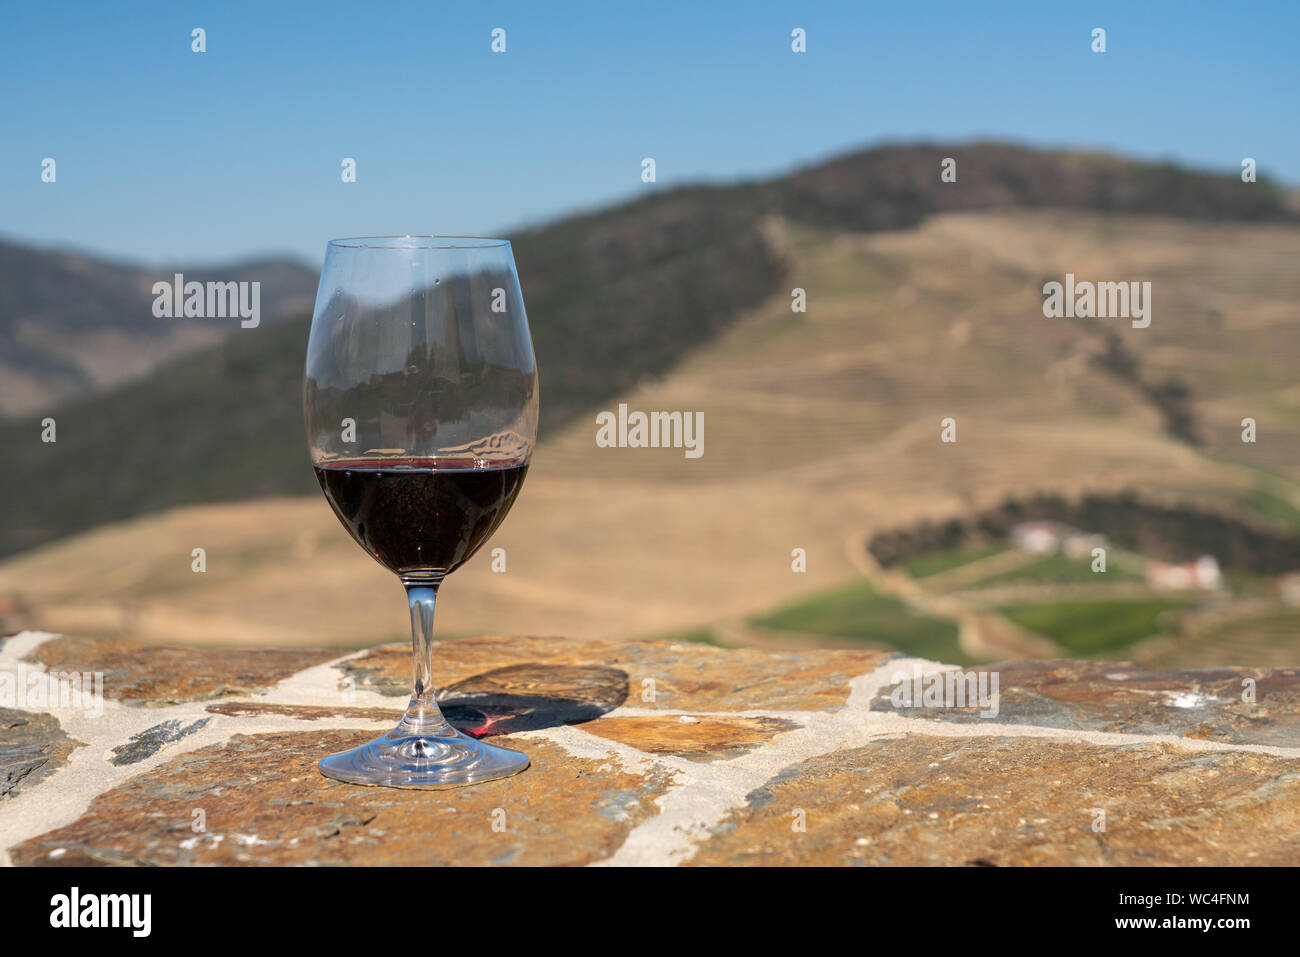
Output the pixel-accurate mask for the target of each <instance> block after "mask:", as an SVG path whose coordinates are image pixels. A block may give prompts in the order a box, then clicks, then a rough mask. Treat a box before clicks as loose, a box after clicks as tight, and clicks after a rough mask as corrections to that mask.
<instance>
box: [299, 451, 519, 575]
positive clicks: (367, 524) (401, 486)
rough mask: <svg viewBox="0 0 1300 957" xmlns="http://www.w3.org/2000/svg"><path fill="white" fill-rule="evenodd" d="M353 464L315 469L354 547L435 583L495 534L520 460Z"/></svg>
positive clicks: (508, 502) (368, 461)
mask: <svg viewBox="0 0 1300 957" xmlns="http://www.w3.org/2000/svg"><path fill="white" fill-rule="evenodd" d="M474 465H475V462H474V460H473V459H464V460H462V459H354V460H350V461H342V462H330V463H329V464H327V465H325V466H324V467H318V468H317V469H316V478H317V480H319V482H320V487H321V490H322V491H324V493H325V498H327V499H328V500H329V503H330V507H331V508H332V509H334V514H335V515H337V516H338V517H339V521H341V522H342V523H343V526H344V527H345V528H346V529H347V530H348V531H349V532H351V533H352V537H353V538H355V539H356V540H357V542H358V543H359V544H360V545H361V547H362V548H364V549H365V550H366V551H368V552H369V553H370V554H371V555H373V556H374V557H375V558H376V559H378V561H379V563H380V564H381V565H384V566H386V567H387V568H389V569H390V570H392V571H394V572H397V573H398V574H399V575H407V574H411V575H414V576H418V577H421V578H429V577H432V578H434V579H438V578H441V577H442V575H445V574H447V573H448V572H450V571H452V570H453V569H455V568H458V567H459V566H461V565H462V564H464V563H465V562H466V561H467V560H468V559H469V557H470V556H471V555H473V554H474V553H475V552H476V551H478V548H479V546H480V545H482V544H483V543H484V542H486V541H487V540H488V537H489V536H490V535H491V534H492V533H493V532H494V531H496V527H497V526H498V525H500V524H501V521H502V519H504V518H505V517H506V513H507V512H508V511H510V506H511V505H513V504H514V501H515V496H517V495H518V494H519V489H520V487H522V485H523V484H524V475H525V474H526V473H527V472H528V464H527V463H526V462H504V463H495V462H494V463H489V465H488V466H487V467H486V468H475V467H474Z"/></svg>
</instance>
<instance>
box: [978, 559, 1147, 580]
mask: <svg viewBox="0 0 1300 957" xmlns="http://www.w3.org/2000/svg"><path fill="white" fill-rule="evenodd" d="M1142 577H1143V576H1142V574H1141V572H1140V571H1136V570H1134V569H1133V568H1130V567H1129V566H1128V565H1127V564H1126V563H1122V562H1120V561H1117V560H1116V556H1114V555H1113V554H1112V555H1111V556H1109V557H1108V558H1107V561H1106V571H1105V572H1094V571H1093V570H1092V560H1091V559H1089V558H1070V557H1069V556H1068V555H1047V556H1044V557H1043V558H1040V559H1038V560H1037V561H1033V562H1030V563H1029V564H1027V565H1021V566H1020V567H1019V568H1012V569H1008V570H1007V571H1005V572H998V573H995V574H993V575H990V576H988V577H987V578H981V579H979V580H978V581H977V582H974V583H973V584H972V585H971V587H976V588H986V587H990V586H994V585H1104V584H1106V583H1107V582H1131V581H1141V580H1142Z"/></svg>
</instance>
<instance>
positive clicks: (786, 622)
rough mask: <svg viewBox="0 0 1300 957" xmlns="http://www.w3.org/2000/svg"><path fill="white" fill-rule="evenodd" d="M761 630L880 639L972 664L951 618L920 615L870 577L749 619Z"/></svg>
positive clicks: (922, 655) (923, 654)
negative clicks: (885, 592)
mask: <svg viewBox="0 0 1300 957" xmlns="http://www.w3.org/2000/svg"><path fill="white" fill-rule="evenodd" d="M749 623H750V624H751V625H753V626H754V627H756V628H767V629H772V630H776V631H797V632H802V633H804V634H809V635H831V636H834V637H836V638H858V639H863V640H867V641H874V642H880V643H882V644H885V645H889V646H890V647H892V648H896V649H897V650H899V651H901V652H904V653H905V654H909V655H916V656H917V657H920V658H929V659H932V660H935V661H944V662H949V663H951V664H962V665H964V664H971V663H972V661H971V659H970V658H969V657H968V656H967V655H966V654H965V653H964V652H963V651H962V650H961V646H960V645H959V644H958V643H957V626H956V625H955V624H954V623H953V622H951V621H948V620H947V619H943V618H929V617H926V616H923V615H917V614H915V613H914V612H912V611H911V610H910V609H909V608H908V607H907V606H906V605H904V604H903V603H902V602H900V601H898V600H897V599H895V598H890V597H888V596H885V595H880V594H878V593H877V592H876V591H875V589H873V588H872V587H871V585H870V584H869V583H867V582H865V581H857V582H850V583H849V584H847V585H841V586H839V587H838V588H833V589H830V590H829V591H824V592H820V593H819V594H816V595H812V596H810V597H808V598H803V599H801V600H799V601H797V602H794V603H792V604H789V605H786V606H785V607H784V608H780V609H777V610H776V611H774V612H771V613H770V614H768V615H765V616H763V617H761V618H754V619H751V620H750V622H749Z"/></svg>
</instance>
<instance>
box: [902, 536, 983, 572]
mask: <svg viewBox="0 0 1300 957" xmlns="http://www.w3.org/2000/svg"><path fill="white" fill-rule="evenodd" d="M1006 550H1007V546H1006V545H1005V544H1003V543H1000V542H995V543H993V544H991V545H967V546H965V547H964V548H950V549H948V550H947V551H942V552H929V553H927V554H925V555H917V556H916V557H915V558H909V559H907V561H905V562H903V568H904V570H905V571H906V572H907V573H908V574H909V575H911V576H912V577H913V578H925V577H927V576H929V575H938V574H939V573H940V572H946V571H951V570H952V569H954V568H960V567H961V566H962V565H969V564H970V563H971V562H977V561H979V560H980V559H982V558H992V557H993V556H994V555H1000V554H1001V553H1002V552H1004V551H1006Z"/></svg>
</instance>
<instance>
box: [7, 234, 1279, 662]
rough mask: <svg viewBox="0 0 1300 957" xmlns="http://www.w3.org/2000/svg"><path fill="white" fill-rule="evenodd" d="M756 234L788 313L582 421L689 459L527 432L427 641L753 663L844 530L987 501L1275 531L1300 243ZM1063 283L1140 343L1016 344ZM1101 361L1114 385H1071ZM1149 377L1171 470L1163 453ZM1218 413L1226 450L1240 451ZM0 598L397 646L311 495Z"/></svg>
mask: <svg viewBox="0 0 1300 957" xmlns="http://www.w3.org/2000/svg"><path fill="white" fill-rule="evenodd" d="M762 229H763V230H764V233H765V235H766V237H767V241H768V243H769V244H770V246H771V248H772V249H774V250H777V251H778V252H779V254H780V256H781V257H782V258H783V259H784V260H785V262H786V264H787V273H786V276H787V278H786V281H785V283H783V285H785V286H788V287H795V286H798V287H802V288H803V289H805V290H806V292H807V303H808V309H807V312H806V313H803V314H797V313H793V312H792V311H791V308H790V295H789V291H788V289H782V290H781V291H779V292H778V293H777V294H776V295H774V296H773V297H772V298H771V299H769V300H768V301H767V302H766V303H765V304H763V305H762V306H761V307H759V308H756V309H754V310H751V311H749V312H747V313H746V314H745V315H743V316H742V317H741V319H740V320H739V321H737V322H736V323H734V324H733V325H732V326H731V327H730V328H728V329H727V330H726V331H724V332H723V333H721V334H720V335H719V336H718V337H716V338H714V339H712V340H711V341H709V342H707V343H705V344H704V345H702V346H700V347H698V348H696V349H695V350H694V351H692V352H691V353H690V354H688V355H687V356H686V358H685V359H684V360H683V361H681V362H679V363H678V364H677V365H676V366H675V367H673V368H672V369H671V370H670V371H669V372H668V373H667V374H665V375H664V376H663V378H662V379H659V380H656V381H648V380H647V381H643V382H642V384H641V385H640V386H639V387H637V388H636V389H634V390H632V391H630V392H625V393H624V394H623V395H622V396H621V397H620V398H619V399H618V400H611V402H610V403H609V404H608V406H607V407H608V408H611V409H613V408H614V407H615V405H616V401H624V402H626V403H628V405H629V406H630V407H631V408H633V409H642V410H683V411H700V412H703V414H704V423H705V429H704V448H705V452H704V455H703V457H701V458H699V459H687V458H686V457H685V456H684V455H683V454H682V451H681V450H680V449H617V448H615V449H604V448H598V447H597V446H596V444H595V441H594V435H595V430H596V426H595V422H594V418H589V417H585V416H584V417H582V418H580V419H578V420H577V421H575V422H574V423H573V424H571V425H570V426H569V427H568V428H567V429H566V430H565V431H563V432H562V433H560V434H558V435H555V436H553V437H552V438H551V440H550V441H548V442H547V443H545V444H544V445H543V446H542V447H541V448H540V449H539V450H538V452H537V454H536V457H535V460H534V467H533V469H532V471H531V473H530V475H529V477H528V482H527V485H526V486H525V489H524V492H523V494H522V495H521V497H520V499H519V502H518V504H517V505H516V507H515V510H514V512H513V513H512V514H511V515H510V517H509V518H508V519H507V521H506V523H505V525H504V526H503V527H502V529H501V530H500V531H499V532H498V534H497V536H496V538H495V539H494V540H493V541H492V542H491V543H490V544H489V546H488V548H489V550H490V549H491V548H493V547H498V546H499V547H502V548H504V549H505V550H506V561H507V567H506V571H505V572H504V573H495V572H493V571H492V570H491V567H490V565H491V560H490V556H489V554H488V553H487V552H486V551H485V552H484V553H481V554H480V555H479V556H478V557H477V558H475V559H474V560H473V561H472V562H471V563H470V564H469V565H468V566H467V567H466V568H464V569H463V570H461V571H459V572H457V573H456V574H455V575H454V576H453V577H452V578H451V579H450V580H449V582H448V584H447V585H446V587H445V588H444V590H443V596H442V603H441V606H440V608H439V627H440V629H441V630H442V631H443V633H444V634H446V635H454V634H469V633H484V632H495V633H529V634H542V633H554V634H564V635H569V636H572V637H574V638H581V637H596V636H600V637H614V636H632V635H667V634H675V633H691V632H695V631H697V630H699V629H702V628H707V629H711V632H712V634H713V636H714V637H716V638H720V639H721V640H734V641H754V642H763V641H773V642H779V641H781V640H783V639H782V638H781V637H780V636H779V635H776V636H773V635H772V634H766V633H760V632H759V631H758V630H756V629H754V628H753V627H752V626H751V624H748V623H747V622H749V621H750V620H751V619H752V618H753V616H756V615H760V614H762V613H764V612H766V611H768V610H770V609H772V608H774V607H777V606H779V605H781V604H782V603H784V602H788V601H791V600H793V599H796V598H797V597H799V596H801V595H806V594H809V593H812V592H816V591H817V590H819V589H825V588H827V587H829V586H834V585H837V584H839V583H843V582H851V581H853V580H855V579H858V578H860V577H861V576H862V575H863V574H867V575H871V574H873V573H874V571H873V569H872V568H871V567H870V561H869V559H864V549H863V548H862V543H863V541H864V539H865V538H866V537H867V536H869V535H870V534H871V533H873V532H875V531H879V530H882V529H888V528H892V527H896V526H899V525H902V524H906V523H908V522H912V521H916V520H919V519H922V518H940V517H944V516H949V515H962V514H967V513H969V512H971V511H972V510H975V509H979V508H984V507H988V506H991V505H993V504H996V503H997V502H999V501H1001V500H1002V499H1004V498H1005V497H1006V496H1008V495H1010V494H1017V495H1018V494H1029V493H1033V492H1035V491H1042V490H1050V491H1059V492H1064V493H1067V494H1073V493H1078V492H1081V491H1085V490H1120V489H1136V490H1139V491H1142V492H1144V493H1148V494H1150V495H1151V496H1154V497H1160V498H1162V499H1171V500H1179V501H1187V502H1193V503H1197V504H1199V505H1202V506H1204V507H1206V508H1216V509H1229V510H1233V509H1235V510H1241V509H1243V508H1245V505H1244V504H1243V503H1246V502H1248V501H1249V500H1250V497H1251V495H1252V494H1253V493H1254V492H1255V490H1256V489H1257V487H1258V483H1259V482H1260V481H1261V478H1260V477H1261V476H1268V477H1269V481H1271V482H1274V483H1275V484H1274V486H1271V487H1272V488H1274V494H1275V495H1276V496H1281V498H1282V499H1284V500H1285V502H1286V503H1289V505H1290V507H1293V508H1300V498H1297V497H1296V494H1295V491H1294V489H1295V486H1294V484H1293V483H1292V480H1293V479H1295V478H1300V386H1297V385H1296V382H1295V375H1294V366H1293V364H1291V363H1290V357H1291V356H1294V355H1295V354H1296V353H1297V352H1300V324H1297V323H1296V322H1295V321H1294V319H1295V307H1294V303H1295V302H1297V301H1300V273H1297V272H1296V271H1295V270H1294V268H1293V264H1294V263H1295V262H1296V260H1297V257H1298V256H1300V228H1298V227H1296V226H1292V225H1284V224H1235V223H1224V222H1188V221H1186V220H1173V219H1166V218H1161V217H1150V216H1138V215H1118V214H1103V213H1092V212H1079V211H1060V210H1017V211H999V212H993V211H984V212H981V211H972V212H954V213H942V214H939V215H936V216H934V217H932V218H930V219H928V220H926V221H925V222H924V223H922V224H921V225H920V226H919V227H916V228H913V229H907V230H900V231H888V232H875V233H864V234H854V233H831V232H824V231H819V230H816V229H814V228H813V227H811V226H808V225H797V224H793V223H791V222H790V221H788V220H785V219H782V218H779V217H777V216H772V217H770V218H769V219H768V220H766V221H765V222H764V223H763V224H762ZM1066 272H1072V273H1074V274H1075V275H1076V276H1077V277H1079V278H1080V279H1097V280H1102V279H1110V280H1121V279H1140V280H1150V281H1151V283H1152V286H1153V293H1152V296H1153V321H1152V323H1151V325H1150V327H1149V328H1146V329H1133V328H1130V326H1129V324H1128V323H1127V322H1124V321H1119V320H1099V319H1075V320H1067V319H1046V318H1044V317H1043V315H1042V294H1041V291H1040V290H1041V287H1042V284H1043V282H1045V281H1046V280H1048V279H1052V278H1055V279H1057V280H1060V279H1061V278H1062V277H1063V276H1064V274H1065V273H1066ZM1109 335H1113V336H1114V337H1115V340H1116V341H1113V342H1108V339H1107V337H1108V336H1109ZM1108 350H1109V353H1110V354H1111V355H1112V356H1113V355H1114V354H1115V352H1116V350H1119V354H1121V355H1122V356H1123V357H1124V360H1125V361H1124V362H1123V363H1121V364H1119V365H1116V364H1115V363H1109V364H1108V363H1107V362H1106V361H1103V360H1101V359H1099V357H1103V356H1105V355H1106V354H1107V353H1108ZM1117 370H1118V371H1117ZM545 372H546V370H545V369H544V368H543V369H542V374H543V402H544V401H545V382H546V380H545ZM1171 379H1176V380H1178V381H1179V382H1181V383H1182V385H1183V386H1184V387H1185V395H1184V397H1183V399H1182V400H1181V402H1182V405H1181V408H1182V411H1183V413H1185V419H1186V421H1189V422H1191V423H1192V426H1193V428H1194V431H1195V434H1196V437H1197V438H1198V440H1199V444H1194V443H1192V442H1189V441H1186V440H1185V439H1184V438H1179V437H1177V435H1176V434H1174V433H1173V432H1171V423H1170V415H1169V408H1168V406H1167V405H1162V402H1161V400H1160V399H1159V396H1161V395H1164V394H1166V393H1164V392H1162V391H1161V389H1162V388H1163V386H1164V385H1165V384H1167V383H1168V381H1169V380H1171ZM1246 416H1251V417H1254V418H1255V419H1256V420H1257V421H1258V428H1259V441H1258V443H1256V444H1254V445H1243V444H1242V443H1241V441H1240V424H1239V423H1240V420H1241V419H1242V418H1243V417H1246ZM945 417H952V418H954V419H955V420H956V422H957V442H956V443H954V444H947V443H943V442H941V441H940V421H941V420H942V419H944V418H945ZM198 547H202V548H204V549H205V550H206V554H207V571H206V572H205V573H203V574H196V573H194V572H192V571H191V570H190V562H191V558H190V555H191V550H192V549H194V548H198ZM795 548H802V549H805V550H806V553H807V572H806V573H804V574H796V573H794V572H792V570H791V551H792V549H795ZM0 597H5V598H7V600H8V601H10V602H11V603H13V604H14V605H15V606H16V607H17V612H16V617H21V618H22V619H23V621H24V622H25V623H26V624H28V625H29V626H35V627H40V628H47V629H50V630H54V631H61V632H68V633H73V634H119V633H129V634H131V635H133V636H136V637H141V638H146V639H151V640H158V641H186V642H205V643H240V644H245V643H246V644H252V645H258V646H271V645H291V644H302V643H311V644H322V643H327V644H337V645H342V646H362V645H367V644H371V643H373V642H375V641H377V640H381V639H386V638H397V637H400V636H402V635H403V634H404V633H405V631H406V628H407V625H406V611H405V607H404V602H403V600H402V595H401V589H400V587H399V586H398V584H397V583H396V581H395V580H393V579H392V578H391V576H390V575H389V574H388V573H387V572H385V571H384V570H383V569H381V568H380V567H379V566H378V565H377V564H375V563H373V562H370V561H368V560H367V558H366V557H365V556H364V555H363V554H362V553H361V550H360V549H359V548H357V546H356V545H355V544H354V543H353V542H352V541H351V540H350V539H349V538H348V536H347V534H346V533H345V532H344V531H343V529H342V528H340V527H339V526H338V524H337V522H336V521H335V519H334V518H333V516H332V515H331V514H330V511H329V509H328V507H327V506H326V504H325V502H324V501H323V500H321V499H320V498H319V497H317V498H308V499H270V500H262V501H255V502H248V503H238V504H230V505H205V506H196V507H189V508H182V509H175V510H172V511H169V512H166V513H164V514H161V515H156V516H151V517H145V518H140V519H136V520H132V521H128V522H124V523H119V524H116V525H112V526H107V527H104V528H100V529H97V530H95V531H93V532H90V533H86V534H82V535H79V536H77V537H75V538H71V539H68V540H64V541H62V542H60V543H57V544H54V545H51V546H46V547H44V548H41V549H39V550H36V551H32V552H28V553H25V554H23V555H20V556H17V557H15V558H12V559H9V560H8V561H6V562H5V563H4V564H2V565H0ZM937 613H943V612H942V609H940V610H939V611H938V612H937ZM990 633H991V632H988V631H986V632H985V639H986V640H995V641H1002V642H1003V644H1002V645H1001V647H1002V648H1003V649H1011V650H1016V649H1017V648H1019V650H1026V649H1027V650H1028V651H1029V652H1031V653H1032V652H1034V651H1035V650H1038V651H1048V652H1050V651H1051V650H1052V648H1051V647H1050V646H1047V647H1045V648H1044V647H1042V646H1041V645H1035V644H1034V642H1033V641H1032V640H1028V641H1025V642H1022V644H1021V645H1019V646H1018V645H1017V644H1016V642H1017V641H1018V640H1020V639H1023V638H1024V634H1023V632H1019V633H1018V632H1015V630H1014V629H1010V628H1008V630H1007V632H1006V634H1005V635H1002V636H1001V637H999V638H997V639H988V635H989V634H990ZM827 640H828V641H829V642H830V643H836V642H835V639H827ZM963 640H964V641H965V638H964V639H963ZM882 641H883V643H885V644H888V643H889V642H888V640H887V637H885V638H882ZM1198 647H1199V649H1200V650H1199V651H1198V654H1200V655H1201V658H1202V659H1204V658H1205V657H1206V656H1207V655H1208V657H1211V658H1213V657H1214V656H1215V654H1217V653H1218V652H1216V651H1215V649H1214V648H1211V649H1210V651H1208V652H1207V651H1206V650H1205V646H1204V642H1202V645H1201V646H1198ZM995 650H996V649H995ZM1163 654H1164V658H1162V659H1161V660H1176V659H1177V655H1176V654H1175V655H1173V656H1172V658H1171V656H1170V654H1169V653H1168V649H1166V651H1165V652H1163Z"/></svg>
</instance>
